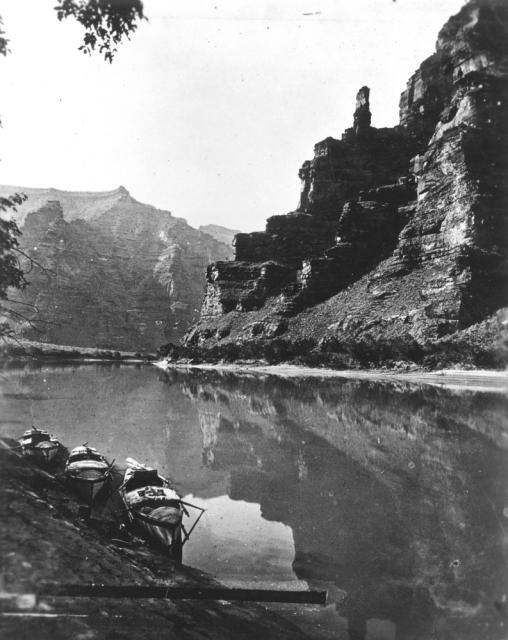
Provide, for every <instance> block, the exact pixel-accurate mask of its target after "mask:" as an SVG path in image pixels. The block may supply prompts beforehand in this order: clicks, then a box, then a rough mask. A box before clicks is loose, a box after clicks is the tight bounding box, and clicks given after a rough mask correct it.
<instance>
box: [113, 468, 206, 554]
mask: <svg viewBox="0 0 508 640" xmlns="http://www.w3.org/2000/svg"><path fill="white" fill-rule="evenodd" d="M127 462H128V464H129V466H128V467H127V469H126V471H125V476H124V481H123V483H122V485H121V487H120V495H121V497H122V500H123V502H124V505H125V508H126V513H127V519H128V522H129V524H130V525H131V526H132V527H133V528H134V530H135V531H136V532H137V533H138V534H140V535H141V536H143V537H144V538H146V539H147V540H149V541H150V542H152V543H155V544H156V545H157V546H159V547H163V548H164V549H165V551H166V552H168V553H169V555H170V556H171V557H172V558H173V559H174V560H176V561H177V562H181V560H182V547H183V545H184V544H185V542H186V541H187V540H188V538H189V535H190V533H191V532H192V529H193V528H194V527H195V526H196V524H197V522H198V520H199V518H200V517H201V515H202V513H203V511H204V509H201V507H196V506H195V505H190V504H188V503H186V502H184V501H183V500H182V498H181V496H180V495H179V494H178V493H177V492H176V491H175V490H174V489H173V488H171V486H170V483H169V482H168V480H166V478H164V477H162V476H161V475H160V474H159V473H158V472H157V470H156V469H151V468H149V467H146V466H145V465H143V464H140V463H139V462H137V461H136V460H134V459H132V458H127ZM186 506H188V507H192V508H195V509H198V510H199V511H201V513H200V515H199V517H198V518H197V520H196V522H195V523H194V525H193V527H192V529H191V530H190V531H189V532H187V531H186V530H185V527H184V525H183V522H182V520H183V516H184V515H186V516H188V515H189V513H188V511H187V509H186V508H185V507H186ZM183 536H185V537H183Z"/></svg>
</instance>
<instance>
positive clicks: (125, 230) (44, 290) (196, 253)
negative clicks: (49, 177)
mask: <svg viewBox="0 0 508 640" xmlns="http://www.w3.org/2000/svg"><path fill="white" fill-rule="evenodd" d="M13 193H25V194H26V195H27V196H28V200H27V201H26V202H25V203H23V205H22V206H20V207H19V210H18V211H17V212H16V213H15V216H14V217H15V220H16V221H17V222H18V224H19V227H20V229H21V232H22V235H21V237H20V249H21V250H22V251H23V252H24V255H26V256H29V257H30V258H32V259H33V260H34V261H36V262H34V263H33V264H31V263H30V262H29V260H28V259H23V260H22V261H21V262H22V265H21V266H22V269H23V270H25V271H26V272H27V273H29V274H30V275H29V285H28V286H27V287H26V289H25V290H24V291H15V292H13V293H12V295H11V297H10V300H11V304H12V305H16V306H15V308H16V309H17V308H18V306H19V305H22V306H23V309H24V316H25V321H22V319H20V321H19V323H18V324H17V326H16V327H15V329H16V332H17V335H18V336H21V337H23V338H28V339H35V340H37V341H40V342H47V343H55V344H66V345H72V346H78V347H94V348H97V347H99V348H104V349H116V350H126V351H137V350H148V351H152V352H153V351H155V350H156V349H157V348H158V347H159V346H160V345H161V344H163V343H166V342H168V341H170V342H175V341H177V340H179V339H180V338H181V337H182V336H183V334H184V333H185V332H186V330H187V329H188V328H189V326H190V324H191V323H192V322H193V321H194V320H196V318H197V314H198V310H199V307H200V305H201V301H202V298H203V293H204V291H203V289H204V287H203V283H204V278H205V273H206V265H207V264H208V263H209V262H210V261H212V260H228V259H230V258H231V257H232V249H231V244H230V243H227V244H226V243H222V242H220V241H218V240H217V239H216V238H215V237H213V236H212V235H211V234H209V233H204V232H203V231H200V230H198V229H195V228H193V227H191V226H190V225H189V224H187V222H186V221H185V220H184V219H183V218H177V217H175V216H173V215H171V212H169V211H164V210H161V209H157V208H156V207H154V206H152V205H148V204H143V203H141V202H138V201H137V200H135V199H134V198H133V197H132V196H131V195H130V193H129V192H128V190H127V189H126V188H125V187H122V186H120V187H118V188H117V189H113V190H112V191H96V192H93V191H64V190H61V189H54V188H47V189H36V188H31V187H20V186H10V185H4V186H0V196H7V195H11V194H13ZM228 231H229V230H227V229H223V232H224V233H227V232H228ZM233 233H234V232H232V231H230V232H229V234H230V236H232V235H233Z"/></svg>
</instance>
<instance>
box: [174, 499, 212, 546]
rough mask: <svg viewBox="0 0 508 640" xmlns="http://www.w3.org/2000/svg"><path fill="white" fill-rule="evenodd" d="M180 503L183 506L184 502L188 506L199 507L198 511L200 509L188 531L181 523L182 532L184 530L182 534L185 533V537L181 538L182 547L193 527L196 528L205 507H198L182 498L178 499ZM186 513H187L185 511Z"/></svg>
mask: <svg viewBox="0 0 508 640" xmlns="http://www.w3.org/2000/svg"><path fill="white" fill-rule="evenodd" d="M180 503H181V504H182V506H183V505H184V504H186V505H187V506H188V507H192V508H193V509H199V511H201V513H200V514H199V516H198V517H197V518H196V520H195V522H194V524H193V525H192V527H191V528H190V530H189V531H188V532H187V531H186V530H185V527H184V526H183V524H182V529H183V532H184V534H185V538H184V539H183V541H182V547H183V545H184V544H185V543H186V542H187V540H188V539H189V538H190V535H191V533H192V532H193V531H194V529H195V528H196V525H197V523H198V522H199V521H200V519H201V516H202V515H203V513H204V512H205V511H206V509H203V507H198V506H196V505H195V504H190V503H189V502H184V501H183V500H180ZM183 508H184V509H185V507H183ZM186 513H187V511H186ZM188 515H189V514H188V513H187V516H188Z"/></svg>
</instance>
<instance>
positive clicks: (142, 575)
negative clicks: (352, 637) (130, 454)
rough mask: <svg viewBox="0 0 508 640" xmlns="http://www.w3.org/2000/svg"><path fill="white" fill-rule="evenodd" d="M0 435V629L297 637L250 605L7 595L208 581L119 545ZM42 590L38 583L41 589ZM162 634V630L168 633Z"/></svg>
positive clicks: (7, 635)
mask: <svg viewBox="0 0 508 640" xmlns="http://www.w3.org/2000/svg"><path fill="white" fill-rule="evenodd" d="M16 444H17V443H16V441H14V440H7V439H4V440H0V518H1V521H2V527H1V528H0V548H1V550H2V551H1V555H2V566H3V573H2V574H1V579H2V583H1V584H0V595H1V598H0V635H1V636H2V638H4V639H5V640H7V639H11V638H12V639H13V640H14V639H19V638H35V637H36V638H38V639H41V640H44V639H46V638H47V639H48V640H49V639H50V638H51V639H52V640H53V639H59V638H62V639H63V638H75V639H80V640H85V639H86V640H92V639H95V638H97V639H99V640H102V639H104V640H106V639H108V640H113V639H115V640H118V639H120V638H121V639H126V640H129V639H131V638H132V639H133V640H134V639H137V638H140V637H143V638H145V639H147V640H149V639H151V638H154V639H155V638H157V639H158V638H160V637H162V636H163V637H171V636H173V637H174V634H177V637H178V638H182V639H187V638H192V639H194V638H196V639H197V638H210V639H212V640H213V639H215V638H217V639H222V638H235V639H236V638H246V639H247V638H274V639H275V638H277V639H279V638H280V639H284V638H294V639H299V638H305V637H307V636H305V635H304V634H303V633H302V632H301V631H300V630H298V629H297V628H296V627H294V626H293V625H291V624H290V623H289V622H287V621H286V620H282V619H280V618H278V617H277V616H276V615H275V614H273V613H270V612H269V611H267V610H266V609H264V608H262V607H260V606H257V605H247V604H242V605H239V604H231V603H229V602H225V601H220V602H213V601H202V600H201V601H190V600H154V599H143V600H138V599H136V600H133V599H128V598H124V599H106V598H70V597H58V598H55V597H50V596H43V597H40V598H39V599H38V601H37V602H35V601H33V600H30V599H25V600H24V601H23V600H22V599H20V598H18V599H16V598H15V597H14V596H13V594H27V593H28V594H33V593H36V592H37V590H38V589H39V588H40V586H41V585H42V584H46V585H47V584H55V585H56V584H64V583H65V584H80V585H83V584H94V583H95V584H108V585H131V586H134V585H137V586H140V587H150V586H160V585H167V586H168V587H201V588H205V587H213V586H214V584H216V583H214V582H213V581H212V580H211V579H210V578H208V577H207V576H206V575H205V574H203V573H200V572H198V571H195V570H193V569H191V568H189V567H184V566H176V565H175V564H173V563H171V562H170V561H169V560H168V559H167V558H165V557H164V556H162V555H159V554H157V553H155V552H152V551H151V550H149V549H147V548H136V547H129V545H121V544H119V543H118V542H115V540H113V539H112V538H111V535H109V533H108V532H107V531H106V529H107V527H102V526H100V524H96V525H95V526H93V525H91V524H90V523H86V522H84V521H82V520H80V519H79V517H78V507H77V503H76V499H75V498H74V496H73V495H71V494H70V493H68V492H67V490H66V489H65V488H64V487H63V485H62V484H61V483H60V482H58V481H57V480H56V479H55V477H54V476H52V475H50V474H48V473H46V472H45V471H43V470H41V469H39V468H37V467H35V466H32V465H31V464H29V463H28V462H27V461H26V460H24V459H23V458H22V457H21V456H20V455H19V453H18V452H17V451H16V450H15V449H13V448H12V447H15V446H16ZM46 592H48V589H46ZM168 634H169V635H168Z"/></svg>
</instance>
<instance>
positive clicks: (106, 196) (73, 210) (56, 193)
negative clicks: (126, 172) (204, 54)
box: [0, 185, 171, 225]
mask: <svg viewBox="0 0 508 640" xmlns="http://www.w3.org/2000/svg"><path fill="white" fill-rule="evenodd" d="M13 193H25V194H26V195H27V196H28V199H27V201H26V202H25V203H24V204H22V205H21V206H19V207H18V210H17V212H16V213H15V214H14V215H12V216H11V217H13V218H14V219H15V220H16V222H17V224H18V225H22V224H23V223H24V221H25V218H26V216H27V214H28V213H30V212H31V211H35V210H36V209H40V207H42V206H44V205H45V204H46V203H47V202H48V201H49V200H58V201H59V202H60V204H61V205H62V208H63V210H64V218H65V220H67V221H69V222H70V221H72V220H77V219H78V218H79V219H82V220H92V219H94V218H98V217H99V216H101V215H102V214H103V213H105V212H106V211H109V210H110V209H112V208H113V207H114V206H115V205H116V204H118V203H119V202H120V201H121V200H122V199H125V200H130V201H131V202H133V203H137V204H142V205H143V207H147V208H149V209H153V210H154V211H155V210H157V209H156V207H154V206H153V205H149V204H144V203H141V202H139V203H138V201H137V200H135V199H134V198H133V197H132V196H131V194H130V193H129V191H128V190H127V189H126V188H125V187H123V186H119V187H118V188H116V189H113V190H111V191H66V190H64V189H55V188H54V187H47V188H37V187H20V186H13V185H0V196H2V197H5V196H8V195H12V194H13ZM165 213H167V214H169V215H171V212H169V211H166V212H165Z"/></svg>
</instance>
